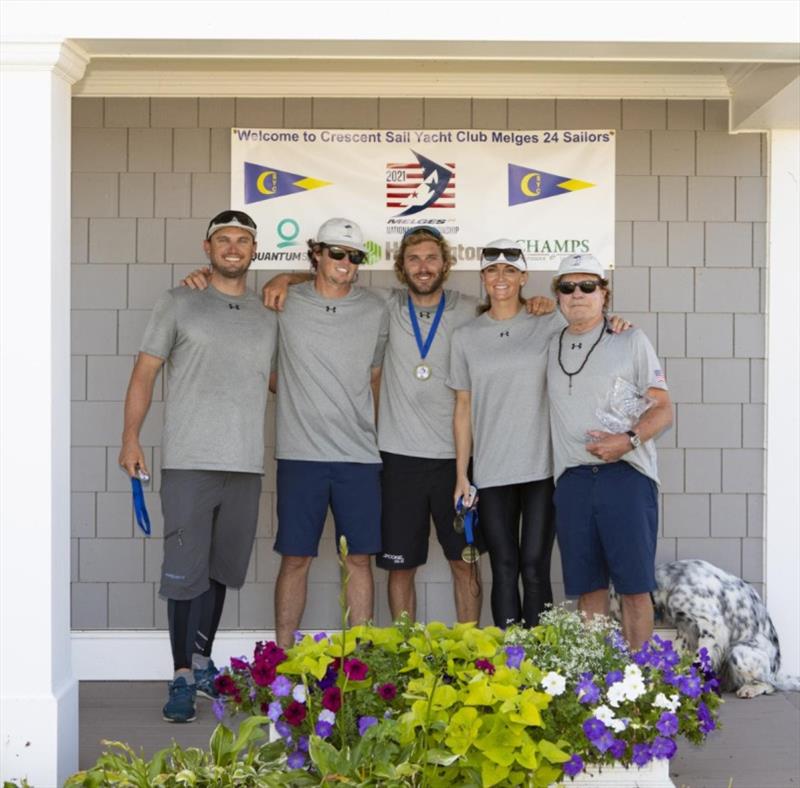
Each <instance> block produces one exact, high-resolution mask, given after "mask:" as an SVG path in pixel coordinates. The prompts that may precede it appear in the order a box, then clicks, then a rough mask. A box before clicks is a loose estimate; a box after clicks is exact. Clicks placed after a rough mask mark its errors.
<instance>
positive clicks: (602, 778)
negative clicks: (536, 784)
mask: <svg viewBox="0 0 800 788" xmlns="http://www.w3.org/2000/svg"><path fill="white" fill-rule="evenodd" d="M560 786H563V788H569V787H570V786H580V788H589V786H591V787H592V788H675V783H673V782H672V780H670V778H669V761H668V760H665V759H659V760H654V761H650V763H648V764H647V766H644V767H641V768H640V767H638V766H631V767H630V768H629V769H626V768H625V767H624V766H603V767H602V771H600V767H592V766H590V767H589V768H588V769H587V771H585V772H582V773H581V774H579V775H578V776H577V777H575V778H573V779H570V778H569V777H565V778H564V781H563V782H562V783H560V784H559V787H558V788H560ZM551 788H556V787H555V786H551Z"/></svg>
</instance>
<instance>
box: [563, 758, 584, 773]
mask: <svg viewBox="0 0 800 788" xmlns="http://www.w3.org/2000/svg"><path fill="white" fill-rule="evenodd" d="M563 768H564V774H566V775H567V777H575V775H576V774H580V773H581V772H582V771H583V758H581V756H580V755H578V754H577V753H575V754H574V755H573V756H572V757H571V758H570V759H569V760H568V761H567V762H566V763H565V764H564V767H563Z"/></svg>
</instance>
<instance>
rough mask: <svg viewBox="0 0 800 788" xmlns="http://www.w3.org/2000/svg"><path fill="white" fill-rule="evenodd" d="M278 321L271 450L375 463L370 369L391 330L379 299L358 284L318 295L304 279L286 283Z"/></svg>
mask: <svg viewBox="0 0 800 788" xmlns="http://www.w3.org/2000/svg"><path fill="white" fill-rule="evenodd" d="M278 324H279V326H280V332H279V338H278V370H279V371H278V412H277V447H276V451H275V456H276V457H277V458H278V459H281V460H311V461H318V462H361V463H372V462H380V461H381V458H380V454H379V453H378V443H377V437H376V432H375V410H374V402H373V398H372V388H371V386H370V373H371V369H372V367H379V366H381V363H382V361H383V353H384V349H385V345H386V339H387V336H388V334H389V315H388V311H387V308H386V303H385V302H384V300H383V299H381V298H380V297H379V296H377V295H375V294H374V293H371V292H369V290H366V289H365V288H361V287H354V288H352V289H351V290H350V292H349V293H348V294H347V295H346V296H345V297H344V298H323V297H322V296H321V295H320V294H319V293H318V292H317V291H316V289H315V288H314V283H313V282H304V283H303V284H299V285H295V286H294V287H291V288H289V294H288V296H287V297H286V303H285V306H284V309H283V312H280V313H279V315H278Z"/></svg>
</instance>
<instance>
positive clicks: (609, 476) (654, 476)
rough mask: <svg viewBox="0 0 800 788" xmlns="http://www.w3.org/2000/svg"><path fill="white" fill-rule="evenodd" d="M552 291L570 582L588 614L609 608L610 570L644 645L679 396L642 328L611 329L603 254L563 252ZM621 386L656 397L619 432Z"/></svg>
mask: <svg viewBox="0 0 800 788" xmlns="http://www.w3.org/2000/svg"><path fill="white" fill-rule="evenodd" d="M553 291H554V292H555V294H556V299H557V301H558V305H559V309H560V312H561V314H562V315H563V316H564V317H565V318H566V321H567V326H566V327H565V328H563V329H562V330H561V331H559V332H558V333H557V335H556V336H555V337H553V338H552V340H551V342H550V348H549V355H548V362H547V391H548V396H549V399H550V421H551V427H552V430H551V431H552V437H553V451H554V458H555V480H556V493H555V503H556V520H557V531H558V544H559V548H560V550H561V559H562V564H563V568H564V583H565V590H566V592H567V594H568V595H570V596H578V597H579V603H578V604H579V608H580V609H581V610H582V611H584V612H585V613H586V614H587V615H589V616H592V615H595V614H607V612H608V584H609V579H610V580H612V581H613V583H614V587H615V588H616V590H617V591H618V592H619V593H620V595H621V597H622V616H623V633H624V635H625V637H626V639H627V640H628V642H629V643H630V645H631V646H632V647H633V648H638V647H640V646H641V645H642V643H644V641H645V640H647V639H648V638H649V637H650V635H651V634H652V631H653V607H652V604H651V601H650V591H652V590H653V589H654V588H655V587H656V584H655V574H654V573H655V550H656V537H657V533H658V487H657V485H658V473H657V467H656V449H655V443H654V439H655V438H656V436H657V435H659V434H660V433H661V432H662V431H663V430H665V429H666V428H667V427H669V426H670V424H671V423H672V403H671V402H670V398H669V394H668V393H667V386H666V382H665V379H664V373H663V372H662V367H661V364H660V363H659V361H658V358H657V357H656V354H655V351H654V350H653V347H652V345H651V344H650V342H649V340H648V339H647V337H646V336H645V334H644V332H643V331H641V330H640V329H632V330H631V331H626V332H624V333H621V334H614V333H613V332H612V331H611V330H610V329H609V319H608V317H607V309H608V302H609V298H610V290H609V287H608V279H607V278H606V276H605V272H604V271H603V267H602V266H601V264H600V262H599V261H598V260H597V258H596V257H594V256H593V255H591V254H582V255H571V256H569V257H565V258H564V259H563V260H562V262H561V265H560V266H559V269H558V273H557V275H556V277H555V278H554V279H553ZM614 388H616V389H620V388H623V389H625V390H627V391H629V392H632V393H631V394H630V395H629V396H630V397H632V398H633V399H634V400H636V399H637V398H644V397H646V398H649V400H650V402H651V404H650V406H649V407H648V408H647V409H646V410H645V411H644V413H643V415H641V416H640V417H639V418H638V420H636V419H635V417H634V423H631V424H626V425H623V427H620V429H621V430H622V431H621V432H610V431H609V427H608V426H606V425H609V424H610V423H611V421H610V419H609V418H608V415H609V414H610V412H611V411H612V410H614V409H615V407H614V406H617V407H618V406H619V405H620V402H617V401H614V400H613V399H612V398H611V392H612V389H614ZM645 401H646V400H645ZM640 410H641V409H640ZM618 423H621V421H620V420H618ZM624 427H628V429H627V430H625V429H624Z"/></svg>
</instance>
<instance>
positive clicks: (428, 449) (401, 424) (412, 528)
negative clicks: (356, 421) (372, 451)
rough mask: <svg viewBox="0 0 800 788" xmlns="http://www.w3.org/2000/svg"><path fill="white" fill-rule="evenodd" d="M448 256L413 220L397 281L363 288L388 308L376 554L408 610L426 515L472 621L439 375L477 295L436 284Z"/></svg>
mask: <svg viewBox="0 0 800 788" xmlns="http://www.w3.org/2000/svg"><path fill="white" fill-rule="evenodd" d="M454 262H455V261H454V259H453V254H452V250H451V249H450V246H449V244H448V243H447V240H446V239H445V238H444V237H443V235H442V233H441V232H440V231H439V230H438V229H437V228H436V227H433V226H428V225H423V226H417V227H413V228H411V229H410V230H408V231H407V232H406V234H405V235H404V236H403V240H402V242H401V244H400V247H399V249H398V251H397V253H396V255H395V262H394V270H395V274H396V276H397V278H398V280H399V281H400V282H401V283H402V284H403V285H404V287H402V288H394V289H391V290H384V289H380V288H372V289H373V290H374V291H375V292H376V293H379V294H380V295H382V296H383V297H384V298H385V299H386V300H387V303H388V306H389V316H390V323H389V342H388V344H387V347H386V355H385V357H384V363H383V369H382V372H381V389H380V399H379V403H380V404H379V417H378V445H379V447H380V450H381V458H382V460H383V473H382V476H381V479H382V482H381V486H382V523H381V525H382V528H381V533H382V550H381V552H380V553H379V554H378V557H377V559H376V561H377V565H378V566H379V567H382V568H384V569H387V570H388V573H389V577H388V590H389V608H390V610H391V613H392V617H393V618H397V617H398V616H399V615H400V614H401V613H403V612H406V613H408V614H409V615H410V616H411V617H412V618H414V617H415V614H416V590H415V585H414V581H415V575H416V571H417V568H418V567H420V566H422V565H424V564H425V562H426V561H427V555H428V539H429V534H430V521H431V519H433V521H434V525H435V527H436V532H437V537H438V539H439V542H440V544H441V545H442V549H443V551H444V554H445V557H446V558H447V559H448V562H449V564H450V569H451V572H452V577H453V593H454V598H455V608H456V617H457V619H458V620H459V621H477V620H478V619H479V616H480V609H481V591H480V585H479V578H478V577H477V575H476V574H475V572H474V568H473V567H471V566H470V564H469V563H467V562H466V561H465V560H464V558H465V557H466V558H468V559H470V561H474V560H476V559H477V553H476V551H474V550H470V549H469V548H468V546H467V543H466V541H465V538H464V536H463V534H459V533H456V532H455V531H454V529H453V515H454V512H453V499H452V491H453V487H454V485H455V445H454V443H453V433H452V422H453V406H454V397H453V392H452V391H451V390H450V389H449V388H447V386H446V385H445V380H446V378H447V374H448V369H449V363H450V338H451V336H452V334H453V331H455V329H456V328H458V327H459V326H461V325H463V324H464V323H466V322H468V321H470V320H471V319H473V318H474V317H475V314H476V310H477V306H478V299H477V298H475V297H473V296H465V295H463V294H461V293H459V292H458V291H455V290H445V289H444V283H445V281H446V279H447V276H448V274H449V272H450V269H451V267H452V266H453V264H454ZM305 278H306V275H304V274H282V275H279V276H277V277H274V278H273V279H272V280H271V281H270V282H269V283H267V285H266V286H265V288H264V303H265V304H266V305H267V306H271V307H272V308H275V309H279V310H280V309H281V308H282V305H283V301H284V299H285V297H286V293H287V288H288V285H290V284H296V283H298V282H301V281H304V279H305ZM528 308H529V309H536V310H542V311H552V302H551V301H550V300H549V299H547V298H535V299H531V300H530V301H529V302H528Z"/></svg>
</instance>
